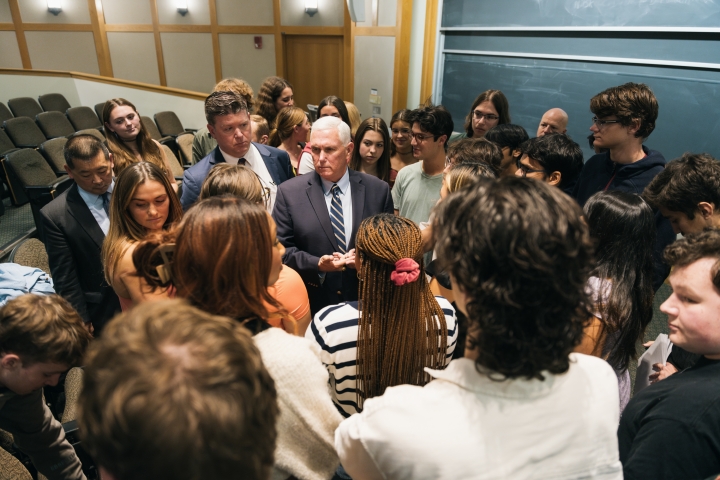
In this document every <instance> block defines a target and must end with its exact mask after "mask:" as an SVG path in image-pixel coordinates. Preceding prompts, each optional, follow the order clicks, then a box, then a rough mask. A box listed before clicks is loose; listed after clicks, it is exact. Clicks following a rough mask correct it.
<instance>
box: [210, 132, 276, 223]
mask: <svg viewBox="0 0 720 480" xmlns="http://www.w3.org/2000/svg"><path fill="white" fill-rule="evenodd" d="M219 150H220V153H221V154H222V156H223V158H224V159H225V162H227V163H229V164H230V165H237V164H238V161H239V160H240V159H239V158H238V157H233V156H232V155H229V154H227V153H225V152H223V150H222V149H221V148H220V149H219ZM243 158H244V159H245V165H246V166H248V167H250V169H251V170H252V171H253V172H255V173H256V174H257V176H258V178H259V179H260V183H261V184H262V186H263V188H264V189H265V192H266V193H267V194H268V197H269V198H268V204H267V211H268V213H272V211H273V207H274V206H275V196H276V195H277V185H276V184H275V181H273V179H272V177H271V176H270V172H269V171H268V169H267V166H266V165H265V161H264V160H263V158H262V155H260V151H258V149H257V147H256V146H255V145H253V144H252V143H251V144H250V148H249V149H248V151H247V153H246V154H245V156H244V157H243Z"/></svg>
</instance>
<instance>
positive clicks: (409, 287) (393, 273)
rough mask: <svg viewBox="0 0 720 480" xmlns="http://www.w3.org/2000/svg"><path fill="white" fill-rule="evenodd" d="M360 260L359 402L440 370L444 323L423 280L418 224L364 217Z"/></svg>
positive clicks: (358, 244)
mask: <svg viewBox="0 0 720 480" xmlns="http://www.w3.org/2000/svg"><path fill="white" fill-rule="evenodd" d="M356 248H357V251H358V255H359V256H360V259H361V261H362V268H361V269H360V270H359V276H360V300H361V302H362V309H361V310H360V318H359V320H358V340H357V351H358V354H357V380H358V389H357V392H358V398H357V401H358V405H359V406H362V402H363V400H365V399H368V398H372V397H376V396H378V395H382V394H383V392H384V391H385V389H386V388H387V387H390V386H394V385H400V384H410V385H424V384H426V383H427V382H428V381H429V377H428V375H427V374H426V373H425V371H424V368H425V367H429V368H443V365H444V363H445V352H446V347H447V324H446V322H445V315H444V313H443V311H442V309H441V308H440V305H439V304H438V303H437V301H436V300H435V297H434V296H433V294H432V292H431V291H430V286H429V285H428V283H427V281H426V279H425V268H424V266H423V259H422V257H423V248H422V236H421V235H420V229H419V228H418V226H417V225H416V224H415V223H414V222H412V221H411V220H408V219H406V218H403V217H398V216H395V215H390V214H387V213H383V214H379V215H375V216H373V217H369V218H366V219H365V220H363V222H362V223H361V224H360V228H359V230H358V233H357V240H356Z"/></svg>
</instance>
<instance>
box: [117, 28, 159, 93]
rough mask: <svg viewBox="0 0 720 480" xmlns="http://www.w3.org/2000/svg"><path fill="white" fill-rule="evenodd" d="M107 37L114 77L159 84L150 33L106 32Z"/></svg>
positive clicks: (152, 38) (152, 39)
mask: <svg viewBox="0 0 720 480" xmlns="http://www.w3.org/2000/svg"><path fill="white" fill-rule="evenodd" d="M107 37H108V46H109V47H110V59H111V60H112V68H113V75H114V76H115V78H123V79H125V80H134V81H136V82H145V83H152V84H155V85H159V84H160V74H159V73H158V64H157V55H156V53H155V38H154V35H153V34H152V33H144V32H108V34H107Z"/></svg>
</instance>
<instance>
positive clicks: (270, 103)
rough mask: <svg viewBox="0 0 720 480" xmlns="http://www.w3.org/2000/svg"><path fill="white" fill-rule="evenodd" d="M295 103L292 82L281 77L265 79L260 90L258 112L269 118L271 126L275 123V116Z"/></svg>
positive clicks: (266, 118)
mask: <svg viewBox="0 0 720 480" xmlns="http://www.w3.org/2000/svg"><path fill="white" fill-rule="evenodd" d="M294 105H295V96H294V95H293V87H292V85H290V82H288V81H287V80H285V79H284V78H280V77H268V78H266V79H265V80H263V83H262V85H260V91H258V99H257V111H256V112H255V113H257V114H258V115H260V116H261V117H263V118H264V119H265V120H267V122H268V125H269V126H270V128H273V125H275V117H277V114H278V113H280V110H282V109H283V108H285V107H292V106H294Z"/></svg>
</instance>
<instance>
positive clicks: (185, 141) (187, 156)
mask: <svg viewBox="0 0 720 480" xmlns="http://www.w3.org/2000/svg"><path fill="white" fill-rule="evenodd" d="M193 140H195V135H190V134H188V135H180V136H179V137H178V138H177V144H178V150H179V151H180V158H181V159H182V163H183V165H192V164H193V155H192V144H193Z"/></svg>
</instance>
